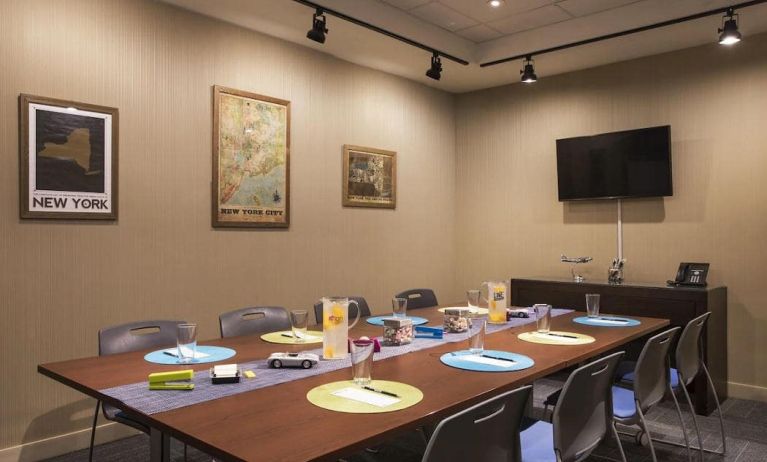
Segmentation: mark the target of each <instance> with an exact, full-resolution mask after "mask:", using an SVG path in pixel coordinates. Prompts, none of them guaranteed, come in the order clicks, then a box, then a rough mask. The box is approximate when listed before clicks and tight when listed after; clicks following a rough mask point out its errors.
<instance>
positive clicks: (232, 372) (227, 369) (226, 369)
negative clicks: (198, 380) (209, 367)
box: [213, 364, 238, 377]
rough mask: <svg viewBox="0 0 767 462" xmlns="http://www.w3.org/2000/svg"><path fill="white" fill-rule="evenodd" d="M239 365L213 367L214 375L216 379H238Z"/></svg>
mask: <svg viewBox="0 0 767 462" xmlns="http://www.w3.org/2000/svg"><path fill="white" fill-rule="evenodd" d="M237 371H238V370H237V364H219V365H218V366H213V374H215V376H216V377H236V376H237Z"/></svg>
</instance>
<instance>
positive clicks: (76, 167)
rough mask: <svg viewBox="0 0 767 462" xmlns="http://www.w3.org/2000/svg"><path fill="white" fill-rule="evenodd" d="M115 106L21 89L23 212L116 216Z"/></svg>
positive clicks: (89, 217) (62, 216)
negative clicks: (54, 97)
mask: <svg viewBox="0 0 767 462" xmlns="http://www.w3.org/2000/svg"><path fill="white" fill-rule="evenodd" d="M117 141H118V111H117V109H116V108H112V107H105V106H96V105H94V104H86V103H78V102H74V101H64V100H59V99H53V98H45V97H41V96H32V95H24V94H22V95H19V145H20V149H19V166H20V168H19V172H20V181H19V185H20V194H19V214H20V216H21V218H53V219H63V220H71V219H75V220H116V219H117V166H118V164H117Z"/></svg>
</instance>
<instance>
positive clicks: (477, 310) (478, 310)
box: [437, 306, 489, 316]
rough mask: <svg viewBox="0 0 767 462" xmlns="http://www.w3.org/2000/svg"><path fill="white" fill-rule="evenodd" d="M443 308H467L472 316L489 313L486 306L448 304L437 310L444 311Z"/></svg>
mask: <svg viewBox="0 0 767 462" xmlns="http://www.w3.org/2000/svg"><path fill="white" fill-rule="evenodd" d="M445 310H469V314H470V315H473V316H484V315H486V314H488V313H489V311H488V310H487V308H469V307H468V306H448V307H445V308H440V309H438V310H437V311H439V312H440V313H444V312H445Z"/></svg>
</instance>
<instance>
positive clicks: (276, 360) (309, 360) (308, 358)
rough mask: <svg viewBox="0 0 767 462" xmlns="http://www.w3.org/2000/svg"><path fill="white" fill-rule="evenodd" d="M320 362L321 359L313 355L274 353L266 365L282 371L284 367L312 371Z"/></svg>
mask: <svg viewBox="0 0 767 462" xmlns="http://www.w3.org/2000/svg"><path fill="white" fill-rule="evenodd" d="M318 362H320V357H319V356H317V355H315V354H312V353H272V354H271V355H269V359H267V360H266V363H267V364H268V365H269V367H273V368H275V369H280V368H282V367H303V368H304V369H310V368H311V367H312V366H314V365H315V364H317V363H318Z"/></svg>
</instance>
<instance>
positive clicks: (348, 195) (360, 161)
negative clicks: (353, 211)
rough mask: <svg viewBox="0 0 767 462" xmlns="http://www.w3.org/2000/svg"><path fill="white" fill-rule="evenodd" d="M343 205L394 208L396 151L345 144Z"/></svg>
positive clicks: (395, 202)
mask: <svg viewBox="0 0 767 462" xmlns="http://www.w3.org/2000/svg"><path fill="white" fill-rule="evenodd" d="M342 182H343V192H342V194H343V196H342V203H343V206H344V207H372V208H386V209H394V208H396V207H397V153H396V152H394V151H387V150H384V149H377V148H369V147H364V146H355V145H350V144H345V145H344V149H343V179H342Z"/></svg>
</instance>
